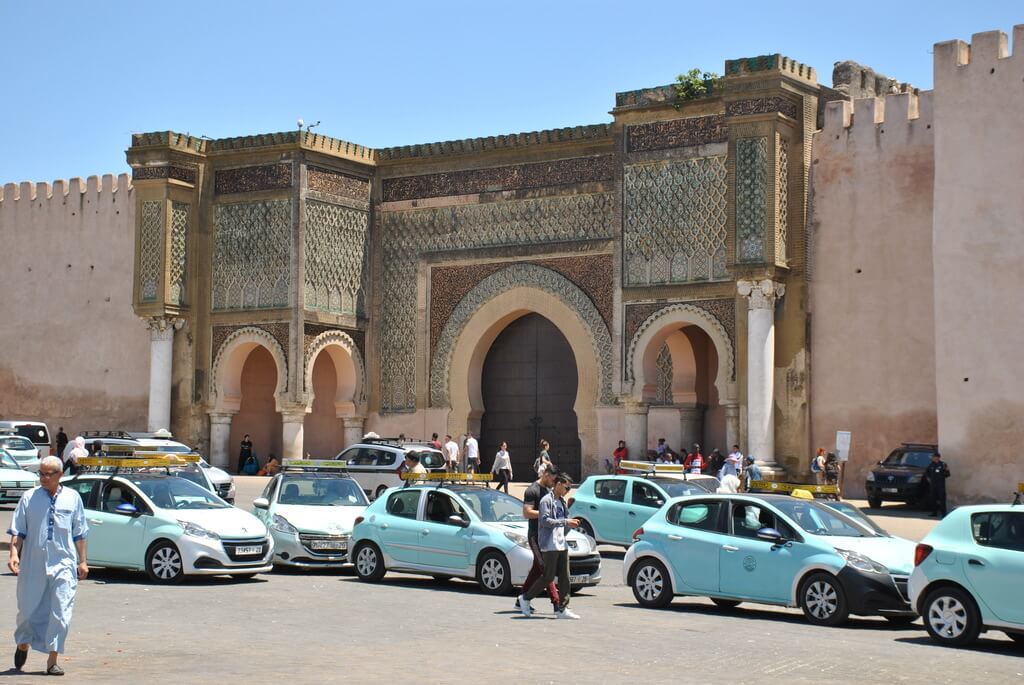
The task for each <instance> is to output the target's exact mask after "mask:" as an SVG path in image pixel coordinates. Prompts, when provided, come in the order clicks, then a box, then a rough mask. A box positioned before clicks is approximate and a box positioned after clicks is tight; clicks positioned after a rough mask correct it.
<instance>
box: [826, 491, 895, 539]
mask: <svg viewBox="0 0 1024 685" xmlns="http://www.w3.org/2000/svg"><path fill="white" fill-rule="evenodd" d="M823 504H824V505H825V506H826V507H828V508H829V509H835V510H836V511H838V512H839V513H840V514H845V515H846V516H849V517H850V518H852V519H853V520H854V521H856V522H857V523H862V524H864V525H865V526H867V527H868V528H870V529H871V530H873V531H875V532H876V533H878V534H879V535H882V536H884V537H887V538H891V537H892V535H891V534H890V533H889V531H887V530H885V529H884V528H882V527H881V526H880V525H878V524H877V523H875V522H874V521H872V520H871V517H870V516H867V515H865V514H864V512H863V511H861V510H860V509H858V508H857V507H855V506H853V505H852V504H850V503H849V502H834V501H831V500H825V501H824V502H823Z"/></svg>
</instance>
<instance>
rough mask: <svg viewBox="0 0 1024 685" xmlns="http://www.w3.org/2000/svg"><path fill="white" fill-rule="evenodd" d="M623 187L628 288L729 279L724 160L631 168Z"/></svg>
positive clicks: (624, 243)
mask: <svg viewBox="0 0 1024 685" xmlns="http://www.w3.org/2000/svg"><path fill="white" fill-rule="evenodd" d="M623 187H624V195H625V199H624V210H623V213H624V224H625V226H624V230H623V245H622V255H623V281H624V283H625V284H626V285H657V284H662V283H686V282H692V281H707V280H718V279H724V278H728V277H729V274H728V271H727V270H726V266H725V265H726V257H725V254H726V237H727V232H726V213H727V212H726V200H725V196H726V189H727V183H726V168H725V158H724V157H702V158H699V159H687V160H681V161H664V162H653V163H645V164H632V165H627V166H626V167H625V170H624V178H623Z"/></svg>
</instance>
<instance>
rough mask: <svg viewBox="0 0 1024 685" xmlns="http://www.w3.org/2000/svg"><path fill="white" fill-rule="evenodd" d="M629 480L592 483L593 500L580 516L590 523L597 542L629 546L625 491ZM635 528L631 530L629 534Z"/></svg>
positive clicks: (618, 479) (614, 479)
mask: <svg viewBox="0 0 1024 685" xmlns="http://www.w3.org/2000/svg"><path fill="white" fill-rule="evenodd" d="M630 480H631V479H630V478H623V477H621V476H619V477H614V478H598V479H597V480H596V481H594V499H593V501H591V502H590V503H588V504H587V505H586V507H584V508H583V510H582V511H581V512H580V515H581V516H583V517H584V518H586V519H587V520H589V521H590V525H592V526H593V527H594V533H595V534H596V535H597V539H598V540H602V541H605V542H614V543H618V544H623V545H625V544H629V542H630V538H629V537H627V536H626V521H625V518H626V509H627V505H626V489H627V486H628V484H629V481H630ZM634 530H635V528H631V529H630V530H629V533H630V534H632V532H633V531H634Z"/></svg>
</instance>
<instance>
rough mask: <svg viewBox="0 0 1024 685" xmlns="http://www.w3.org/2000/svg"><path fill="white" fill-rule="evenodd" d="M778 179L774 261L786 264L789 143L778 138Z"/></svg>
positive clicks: (776, 163)
mask: <svg viewBox="0 0 1024 685" xmlns="http://www.w3.org/2000/svg"><path fill="white" fill-rule="evenodd" d="M775 169H776V171H775V176H776V178H777V179H778V185H777V190H776V200H775V202H776V205H775V261H776V262H778V263H779V264H785V263H786V259H787V257H786V239H787V228H788V223H789V143H788V142H787V141H786V139H785V138H783V137H782V136H779V137H778V157H777V159H776V162H775Z"/></svg>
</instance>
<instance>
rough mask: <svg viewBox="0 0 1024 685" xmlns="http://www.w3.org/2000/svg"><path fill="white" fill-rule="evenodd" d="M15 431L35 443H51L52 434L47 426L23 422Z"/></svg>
mask: <svg viewBox="0 0 1024 685" xmlns="http://www.w3.org/2000/svg"><path fill="white" fill-rule="evenodd" d="M14 432H15V433H17V434H18V435H20V436H22V437H25V438H28V439H29V440H31V441H32V443H33V444H35V445H49V444H50V434H49V433H48V432H47V430H46V426H38V425H35V426H34V425H32V424H28V423H23V424H20V425H17V426H15V427H14Z"/></svg>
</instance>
